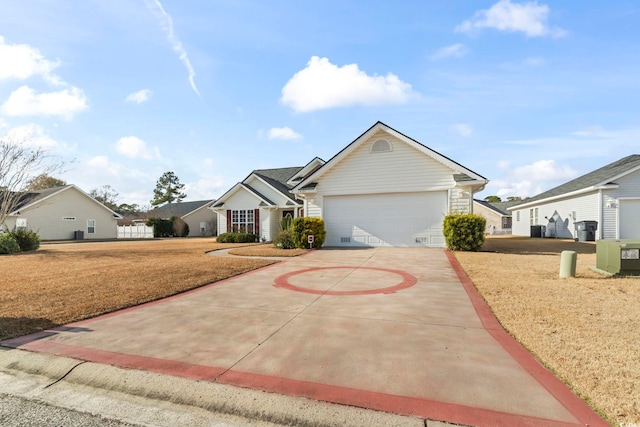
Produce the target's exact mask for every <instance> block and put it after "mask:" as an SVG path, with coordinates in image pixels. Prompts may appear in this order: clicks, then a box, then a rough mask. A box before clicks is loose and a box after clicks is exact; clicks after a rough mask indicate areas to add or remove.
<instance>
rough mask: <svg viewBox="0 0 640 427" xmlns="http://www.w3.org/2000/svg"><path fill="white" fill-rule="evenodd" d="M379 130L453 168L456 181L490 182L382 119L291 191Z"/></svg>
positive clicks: (337, 160) (343, 156) (299, 188)
mask: <svg viewBox="0 0 640 427" xmlns="http://www.w3.org/2000/svg"><path fill="white" fill-rule="evenodd" d="M378 130H383V131H385V132H386V133H388V134H390V135H392V136H394V137H396V138H398V139H400V140H401V141H404V142H405V143H407V144H409V145H410V146H412V147H414V148H416V149H417V150H418V151H420V152H422V153H423V154H425V155H427V156H429V157H431V158H433V159H434V160H436V161H438V162H440V163H442V164H443V165H445V166H447V167H448V168H450V169H452V170H453V171H454V172H455V173H454V179H455V181H456V182H467V183H476V184H478V185H482V188H484V185H485V184H487V183H488V182H489V180H488V179H486V178H485V177H483V176H482V175H480V174H477V173H475V172H473V171H472V170H470V169H467V168H465V167H464V166H462V165H461V164H460V163H457V162H455V161H453V160H451V159H450V158H448V157H447V156H444V155H442V154H440V153H438V152H437V151H434V150H432V149H431V148H429V147H427V146H426V145H424V144H421V143H420V142H418V141H416V140H415V139H413V138H411V137H408V136H407V135H405V134H403V133H401V132H398V131H397V130H395V129H393V128H392V127H390V126H388V125H386V124H384V123H382V122H381V121H378V122H376V123H375V124H374V125H373V126H371V127H370V128H369V129H367V130H366V131H365V132H363V133H362V134H361V135H360V136H359V137H357V138H356V139H355V140H353V141H352V142H351V143H350V144H349V145H347V146H346V147H345V148H343V149H342V150H340V151H339V152H338V154H336V155H335V156H333V157H332V158H331V159H329V161H327V162H326V163H325V164H324V165H322V166H320V167H319V168H318V169H316V170H315V171H314V172H313V173H311V174H310V175H308V176H307V177H306V178H305V179H303V180H302V181H301V182H299V183H298V184H297V185H296V186H295V187H294V188H293V189H292V190H291V191H292V192H293V193H298V192H304V190H303V189H307V188H309V186H310V185H311V184H313V183H314V180H316V179H318V178H320V177H321V176H322V175H324V174H325V173H327V171H329V170H331V168H333V167H334V166H335V165H336V164H338V163H340V161H341V160H342V159H344V158H345V157H346V156H347V155H348V154H350V153H351V152H353V151H354V150H355V149H356V148H357V147H358V146H359V145H360V144H361V143H363V142H364V141H365V140H367V138H369V137H370V136H372V135H373V134H375V133H376V132H377V131H378ZM300 190H302V191H300Z"/></svg>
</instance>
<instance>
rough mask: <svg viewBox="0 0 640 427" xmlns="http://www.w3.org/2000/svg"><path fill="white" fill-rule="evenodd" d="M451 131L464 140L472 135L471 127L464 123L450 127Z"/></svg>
mask: <svg viewBox="0 0 640 427" xmlns="http://www.w3.org/2000/svg"><path fill="white" fill-rule="evenodd" d="M452 129H453V131H454V132H456V133H457V134H458V135H460V136H464V137H465V138H468V137H470V136H471V135H473V128H472V127H471V125H468V124H466V123H456V124H454V125H453V126H452Z"/></svg>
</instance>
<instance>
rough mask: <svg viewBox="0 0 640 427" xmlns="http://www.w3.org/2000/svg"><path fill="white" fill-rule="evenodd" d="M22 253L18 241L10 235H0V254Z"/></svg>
mask: <svg viewBox="0 0 640 427" xmlns="http://www.w3.org/2000/svg"><path fill="white" fill-rule="evenodd" d="M15 252H20V246H19V245H18V242H16V239H14V238H13V236H12V235H11V234H9V233H3V234H0V254H12V253H15Z"/></svg>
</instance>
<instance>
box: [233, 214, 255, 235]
mask: <svg viewBox="0 0 640 427" xmlns="http://www.w3.org/2000/svg"><path fill="white" fill-rule="evenodd" d="M231 231H233V232H234V233H253V232H254V225H253V209H246V210H237V211H231Z"/></svg>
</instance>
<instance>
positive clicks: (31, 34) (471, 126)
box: [0, 0, 640, 207]
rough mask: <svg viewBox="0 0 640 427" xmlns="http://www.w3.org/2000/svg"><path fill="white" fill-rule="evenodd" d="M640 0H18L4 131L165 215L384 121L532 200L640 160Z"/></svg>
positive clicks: (3, 99)
mask: <svg viewBox="0 0 640 427" xmlns="http://www.w3.org/2000/svg"><path fill="white" fill-rule="evenodd" d="M638 22H640V3H639V2H638V1H637V0H633V1H632V0H626V1H624V0H609V1H607V2H601V1H592V0H581V1H574V0H566V1H551V0H549V1H517V0H498V1H496V0H489V1H480V0H467V1H450V0H429V1H418V0H414V1H400V2H390V1H378V0H369V1H367V2H363V1H353V0H338V1H334V0H323V1H308V0H289V1H285V0H270V1H264V0H179V1H178V0H109V1H105V0H82V1H80V0H55V1H51V0H25V1H15V0H0V137H3V138H11V140H14V141H16V140H18V141H21V143H24V144H28V145H30V146H34V147H35V146H38V147H42V148H44V149H46V150H47V152H48V153H49V154H50V155H52V156H53V158H55V159H58V160H60V161H61V162H64V163H65V168H64V171H63V172H62V173H59V174H58V175H57V176H56V177H58V178H60V179H63V180H65V181H66V182H67V183H70V184H75V185H77V186H78V187H80V188H81V189H83V190H84V191H86V192H90V191H91V190H92V189H96V188H101V187H103V186H105V185H109V186H110V187H111V188H112V189H114V190H115V191H116V192H117V193H118V194H119V196H118V200H117V202H118V203H135V204H138V205H139V206H141V207H148V206H149V205H150V201H151V199H152V193H153V189H154V187H155V184H156V182H157V180H158V178H159V177H160V176H161V175H162V174H163V173H164V172H166V171H172V172H174V173H175V174H176V175H177V176H178V178H179V179H180V182H181V183H183V184H185V192H186V194H187V198H186V199H185V200H207V199H214V198H217V197H220V196H221V195H222V194H224V192H226V191H227V190H228V189H229V188H231V187H232V186H233V185H234V184H235V183H237V182H239V181H241V180H242V179H243V178H245V177H246V176H247V175H248V174H249V173H250V172H251V171H252V170H253V169H263V168H278V167H290V166H304V165H305V164H306V163H308V162H309V161H310V160H311V159H313V158H314V157H316V156H318V157H320V158H322V159H324V160H328V159H330V158H331V157H332V156H334V155H335V154H336V153H337V152H338V151H340V150H341V149H342V148H344V147H345V146H346V145H347V144H349V143H350V142H352V141H353V140H354V139H356V138H357V137H358V136H359V135H361V134H362V133H363V132H364V131H366V130H367V129H368V128H369V127H371V126H372V125H373V124H375V123H376V122H377V121H382V122H384V123H385V124H387V125H388V126H391V127H392V128H394V129H396V130H397V131H399V132H401V133H403V134H405V135H407V136H409V137H411V138H413V139H415V140H417V141H419V142H421V143H422V144H424V145H426V146H427V147H429V148H431V149H432V150H435V151H437V152H438V153H440V154H443V155H445V156H447V157H449V158H450V159H452V160H454V161H456V162H458V163H460V164H461V165H463V166H464V167H466V168H468V169H470V170H472V171H474V172H476V173H478V174H480V175H482V176H484V177H486V178H487V179H488V180H489V181H490V182H489V184H488V185H487V186H486V189H485V190H484V191H483V192H482V193H479V194H478V195H477V197H479V198H483V197H486V196H488V195H498V196H500V197H502V198H503V199H504V198H506V197H509V196H520V197H527V196H534V195H535V194H537V193H540V192H542V191H545V190H547V189H549V188H552V187H554V186H556V185H559V184H562V183H564V182H566V181H568V180H570V179H573V178H575V177H577V176H580V175H583V174H585V173H588V172H590V171H592V170H594V169H596V168H599V167H601V166H604V165H606V164H608V163H610V162H613V161H615V160H618V159H620V158H622V157H625V156H628V155H631V154H639V153H640V114H639V113H640V78H639V76H640V26H638Z"/></svg>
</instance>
